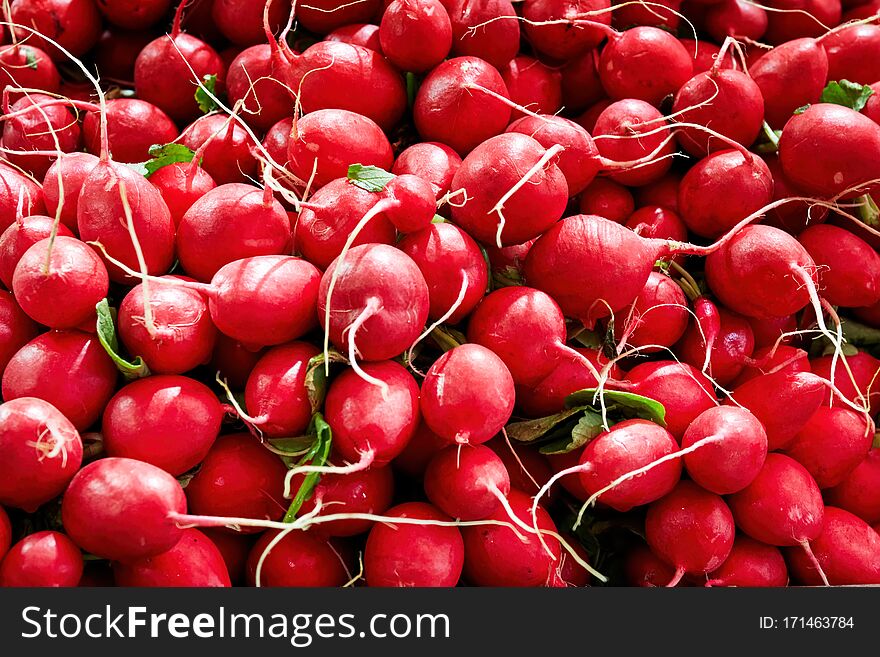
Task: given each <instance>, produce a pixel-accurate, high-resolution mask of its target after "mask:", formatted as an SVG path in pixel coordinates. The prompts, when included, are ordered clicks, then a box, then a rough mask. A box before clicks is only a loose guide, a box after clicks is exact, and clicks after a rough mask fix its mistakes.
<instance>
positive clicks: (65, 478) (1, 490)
mask: <svg viewBox="0 0 880 657" xmlns="http://www.w3.org/2000/svg"><path fill="white" fill-rule="evenodd" d="M3 397H4V399H7V400H9V401H7V402H6V403H5V404H0V427H2V429H0V445H2V447H0V448H2V450H3V454H4V461H3V468H2V473H3V476H2V481H3V483H2V486H0V503H3V504H5V505H7V506H13V507H16V508H21V509H24V510H25V511H27V512H28V513H33V512H34V511H36V510H37V507H39V506H40V505H42V504H43V503H45V502H48V501H49V500H51V499H52V498H53V497H57V496H58V495H59V494H60V493H62V492H63V491H64V489H65V488H66V487H67V484H68V482H70V480H71V478H73V476H74V475H75V474H76V471H77V470H78V469H79V466H80V463H81V462H82V456H83V446H82V441H81V440H80V437H79V434H78V433H77V431H76V429H75V428H74V426H73V424H71V423H70V421H69V420H68V419H67V418H66V417H64V416H63V415H62V414H61V413H60V412H59V411H58V409H56V408H55V407H54V406H52V405H51V404H49V403H48V402H45V401H42V400H40V399H35V398H33V397H21V398H18V399H12V398H11V397H9V396H8V395H6V394H4V395H3Z"/></svg>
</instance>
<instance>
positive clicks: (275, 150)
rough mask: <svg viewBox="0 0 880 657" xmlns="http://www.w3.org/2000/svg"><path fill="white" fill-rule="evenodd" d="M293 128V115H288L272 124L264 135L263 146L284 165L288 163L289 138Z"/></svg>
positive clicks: (274, 158) (273, 157)
mask: <svg viewBox="0 0 880 657" xmlns="http://www.w3.org/2000/svg"><path fill="white" fill-rule="evenodd" d="M292 130H293V117H287V118H285V119H281V120H280V121H278V122H277V123H275V124H274V125H272V126H271V127H270V128H269V129H268V130H267V131H266V135H265V136H264V137H263V143H262V145H263V148H265V149H266V152H267V153H268V154H269V155H270V156H272V159H273V160H275V161H276V162H277V163H278V164H280V165H282V166H283V165H285V164H286V163H287V140H288V139H290V133H291V131H292Z"/></svg>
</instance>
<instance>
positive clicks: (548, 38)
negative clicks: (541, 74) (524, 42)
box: [522, 0, 611, 60]
mask: <svg viewBox="0 0 880 657" xmlns="http://www.w3.org/2000/svg"><path fill="white" fill-rule="evenodd" d="M610 6H611V4H610V2H609V1H608V0H565V2H550V1H549V0H526V2H525V3H523V7H522V12H523V18H525V20H526V24H525V33H526V38H527V39H528V40H529V42H530V43H531V44H532V46H533V47H534V48H535V49H536V50H537V51H539V52H541V53H543V54H545V55H548V56H549V57H550V58H552V59H563V60H564V59H569V58H571V57H573V56H574V55H579V54H580V53H582V52H584V51H586V50H589V49H590V48H595V47H596V46H598V45H599V44H600V43H601V42H602V40H603V39H604V38H605V37H606V36H607V34H608V32H609V31H610V30H605V29H603V26H607V25H610V24H611V12H609V11H607V10H608V8H609V7H610ZM584 17H587V18H589V20H588V21H583V20H581V19H582V18H584Z"/></svg>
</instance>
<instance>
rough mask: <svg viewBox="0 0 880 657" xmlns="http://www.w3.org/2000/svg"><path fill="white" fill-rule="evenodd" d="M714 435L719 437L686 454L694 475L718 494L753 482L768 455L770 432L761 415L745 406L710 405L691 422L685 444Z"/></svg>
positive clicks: (686, 463)
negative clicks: (767, 432)
mask: <svg viewBox="0 0 880 657" xmlns="http://www.w3.org/2000/svg"><path fill="white" fill-rule="evenodd" d="M710 437H712V438H715V439H716V441H715V442H713V443H708V444H706V445H704V446H702V447H700V448H699V449H698V450H696V451H694V452H691V453H690V454H686V455H685V457H684V466H685V468H687V472H688V474H689V475H690V477H691V479H693V480H694V481H695V482H696V483H697V484H699V485H700V486H702V487H703V488H705V489H706V490H708V491H711V492H713V493H717V494H718V495H728V494H730V493H736V492H737V491H740V490H742V489H743V488H745V487H746V486H748V485H749V484H750V483H752V481H753V480H754V479H755V477H757V476H758V473H759V472H760V471H761V468H762V466H763V465H764V459H765V458H766V457H767V434H766V433H765V432H764V427H763V425H762V424H761V423H760V422H759V421H758V419H757V418H756V417H755V416H754V415H752V414H751V413H750V412H749V411H748V410H746V409H744V408H735V407H731V406H716V407H715V408H710V409H709V410H708V411H705V412H703V413H701V414H700V415H698V416H697V417H696V419H694V421H693V422H691V424H690V426H688V428H687V431H685V432H684V436H683V437H682V439H681V446H682V447H683V448H685V449H686V448H688V447H691V446H692V445H694V443H697V442H699V441H701V440H704V439H706V438H710Z"/></svg>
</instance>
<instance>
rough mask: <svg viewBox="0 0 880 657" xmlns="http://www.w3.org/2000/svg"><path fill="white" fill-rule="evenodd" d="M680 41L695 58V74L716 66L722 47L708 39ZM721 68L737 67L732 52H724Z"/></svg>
mask: <svg viewBox="0 0 880 657" xmlns="http://www.w3.org/2000/svg"><path fill="white" fill-rule="evenodd" d="M679 41H680V42H681V45H683V46H684V47H685V48H686V49H687V51H688V54H690V56H691V58H693V60H694V75H697V74H698V73H705V72H706V71H708V70H709V69H711V68H712V67H713V66H715V62H717V61H718V55H720V54H721V48H719V47H718V46H716V45H715V44H714V43H712V42H711V41H706V40H704V39H700V40H699V41H694V40H693V39H679ZM720 68H735V66H734V63H733V58H732V57H731V56H730V52H727V53H725V54H724V60H723V61H722V63H721V66H720Z"/></svg>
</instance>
